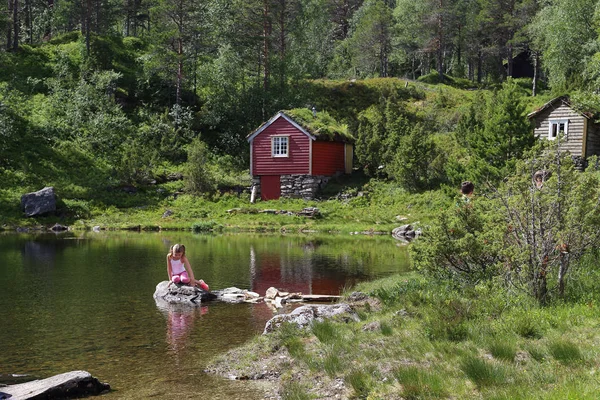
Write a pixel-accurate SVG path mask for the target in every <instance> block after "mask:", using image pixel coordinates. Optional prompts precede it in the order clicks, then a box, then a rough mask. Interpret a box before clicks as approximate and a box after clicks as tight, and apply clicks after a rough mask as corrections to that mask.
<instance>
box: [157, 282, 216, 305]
mask: <svg viewBox="0 0 600 400" xmlns="http://www.w3.org/2000/svg"><path fill="white" fill-rule="evenodd" d="M216 298H217V296H216V295H215V294H213V293H211V292H207V291H204V290H202V289H200V288H197V287H193V286H189V285H180V284H175V283H171V282H169V281H162V282H160V283H159V284H158V285H156V290H155V291H154V299H155V300H156V301H157V303H158V302H160V303H163V304H183V305H190V306H199V305H200V304H201V303H202V302H206V301H210V300H214V299H216Z"/></svg>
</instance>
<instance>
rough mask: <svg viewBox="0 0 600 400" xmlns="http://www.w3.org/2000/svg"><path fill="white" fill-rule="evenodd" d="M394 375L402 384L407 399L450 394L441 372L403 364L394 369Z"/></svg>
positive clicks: (431, 397) (403, 394)
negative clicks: (445, 386)
mask: <svg viewBox="0 0 600 400" xmlns="http://www.w3.org/2000/svg"><path fill="white" fill-rule="evenodd" d="M394 377H395V378H396V380H397V381H398V383H400V384H401V385H402V397H403V398H405V399H407V400H417V399H436V398H445V397H447V396H448V393H447V392H446V390H445V388H444V376H443V375H442V374H441V373H438V372H434V371H429V370H426V369H424V368H420V367H416V366H402V367H399V368H398V369H396V370H395V371H394Z"/></svg>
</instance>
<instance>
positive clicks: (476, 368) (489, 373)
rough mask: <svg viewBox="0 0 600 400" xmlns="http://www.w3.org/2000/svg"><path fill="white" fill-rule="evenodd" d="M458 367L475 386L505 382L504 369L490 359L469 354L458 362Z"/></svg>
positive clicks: (496, 384)
mask: <svg viewBox="0 0 600 400" xmlns="http://www.w3.org/2000/svg"><path fill="white" fill-rule="evenodd" d="M460 369H461V370H462V371H463V372H464V373H465V374H466V375H467V376H468V377H469V379H470V380H471V381H473V383H474V384H475V385H477V387H484V386H499V385H502V384H504V383H506V371H505V370H504V369H503V367H502V366H500V365H496V364H494V363H492V362H491V361H486V360H482V359H481V358H478V357H474V356H469V357H465V358H464V359H463V360H462V361H461V362H460Z"/></svg>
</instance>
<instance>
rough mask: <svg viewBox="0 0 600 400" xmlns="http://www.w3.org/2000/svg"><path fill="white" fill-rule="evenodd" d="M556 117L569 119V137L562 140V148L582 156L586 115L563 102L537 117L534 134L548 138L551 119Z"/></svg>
mask: <svg viewBox="0 0 600 400" xmlns="http://www.w3.org/2000/svg"><path fill="white" fill-rule="evenodd" d="M556 119H566V120H569V129H568V132H569V137H568V138H567V140H563V141H562V143H561V145H560V149H561V150H563V151H569V153H571V155H572V156H581V155H582V154H581V151H582V149H583V129H584V125H585V124H584V120H585V117H584V116H583V115H581V114H579V113H577V112H575V111H574V110H573V109H571V108H570V107H568V106H567V105H565V104H563V103H559V104H555V105H554V107H551V108H549V109H548V110H545V111H544V112H542V113H540V114H539V115H538V116H536V117H535V130H534V135H535V136H536V137H539V138H543V139H547V138H548V130H549V129H550V120H556ZM588 143H589V141H588ZM599 144H600V143H599ZM588 145H589V144H588Z"/></svg>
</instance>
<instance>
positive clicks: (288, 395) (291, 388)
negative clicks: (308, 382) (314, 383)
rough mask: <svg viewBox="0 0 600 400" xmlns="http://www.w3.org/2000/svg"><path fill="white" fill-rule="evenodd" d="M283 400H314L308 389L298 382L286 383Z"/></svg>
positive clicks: (282, 394) (282, 395)
mask: <svg viewBox="0 0 600 400" xmlns="http://www.w3.org/2000/svg"><path fill="white" fill-rule="evenodd" d="M281 398H282V399H283V400H310V399H313V397H311V396H310V395H309V394H308V393H307V392H306V389H305V388H304V387H303V386H302V385H300V384H299V383H298V382H289V383H286V384H285V385H284V387H283V390H282V393H281Z"/></svg>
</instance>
